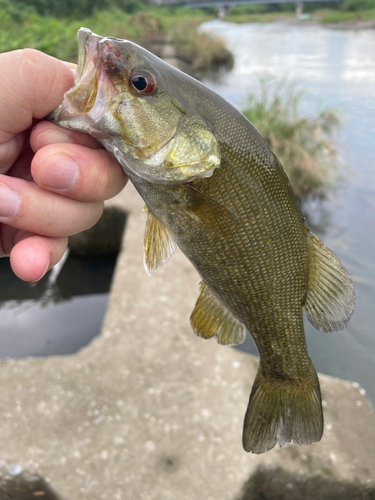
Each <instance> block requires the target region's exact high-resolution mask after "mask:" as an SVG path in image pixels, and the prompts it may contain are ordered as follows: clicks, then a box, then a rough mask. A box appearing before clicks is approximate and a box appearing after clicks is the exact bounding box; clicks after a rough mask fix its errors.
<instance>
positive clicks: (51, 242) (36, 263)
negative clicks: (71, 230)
mask: <svg viewBox="0 0 375 500" xmlns="http://www.w3.org/2000/svg"><path fill="white" fill-rule="evenodd" d="M67 244H68V238H48V237H45V236H39V235H36V234H32V233H29V232H25V231H18V234H17V235H16V241H15V245H14V247H13V248H12V250H11V251H10V265H11V267H12V270H13V272H14V274H16V276H18V277H19V278H20V279H21V280H24V281H38V280H40V279H41V278H43V276H44V275H45V274H46V272H47V271H49V269H51V267H53V266H54V265H55V264H57V262H59V260H60V259H61V258H62V256H63V255H64V252H65V250H66V247H67Z"/></svg>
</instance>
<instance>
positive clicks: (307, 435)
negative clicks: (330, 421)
mask: <svg viewBox="0 0 375 500" xmlns="http://www.w3.org/2000/svg"><path fill="white" fill-rule="evenodd" d="M322 434H323V411H322V404H321V395H320V386H319V380H318V376H317V375H316V374H315V378H314V377H312V378H311V379H310V380H309V381H304V382H292V381H290V380H277V381H274V380H272V379H267V378H265V377H264V376H263V375H262V373H261V368H259V371H258V374H257V376H256V378H255V382H254V385H253V388H252V391H251V394H250V401H249V405H248V407H247V411H246V415H245V422H244V429H243V437H242V442H243V447H244V450H245V451H249V452H252V453H264V452H266V451H268V450H270V449H271V448H273V447H274V446H275V445H276V443H277V442H279V444H280V447H281V446H283V445H284V444H285V443H288V442H294V443H297V444H311V443H314V442H315V441H320V439H321V437H322Z"/></svg>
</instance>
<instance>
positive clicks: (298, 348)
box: [50, 28, 355, 453]
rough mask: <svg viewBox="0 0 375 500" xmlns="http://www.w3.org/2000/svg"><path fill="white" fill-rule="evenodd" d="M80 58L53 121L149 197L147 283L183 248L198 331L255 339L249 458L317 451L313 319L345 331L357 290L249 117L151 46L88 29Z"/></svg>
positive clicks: (82, 33) (226, 340) (233, 339)
mask: <svg viewBox="0 0 375 500" xmlns="http://www.w3.org/2000/svg"><path fill="white" fill-rule="evenodd" d="M78 56H79V60H78V68H77V74H76V78H75V82H74V85H73V87H72V89H70V90H69V91H68V92H67V93H66V94H65V97H64V101H63V103H62V104H61V105H60V107H59V108H58V109H57V110H56V111H54V113H53V114H52V115H51V117H50V118H51V119H53V120H54V121H55V122H56V123H58V124H59V125H61V126H63V127H67V128H70V129H73V130H78V131H82V132H87V133H89V134H91V135H92V136H94V137H95V138H96V139H97V140H98V141H99V142H101V144H103V145H104V147H105V148H107V149H108V150H109V151H110V152H111V153H112V154H113V155H114V156H115V157H116V158H117V160H118V161H119V163H120V164H121V165H122V167H123V169H124V171H125V173H126V174H127V176H128V177H129V178H130V180H131V181H132V183H133V184H134V186H135V187H136V189H137V190H138V192H139V193H140V195H141V196H142V198H143V199H144V201H145V203H146V206H147V209H148V215H147V222H146V230H145V240H144V262H145V268H146V271H147V272H148V274H152V273H153V272H155V271H156V270H157V269H158V268H159V267H161V266H162V265H163V264H164V263H165V262H166V261H167V260H168V259H169V258H170V256H171V255H172V254H173V252H174V250H175V249H176V246H178V247H179V248H180V249H181V250H182V251H183V252H184V254H185V255H186V256H187V257H188V259H189V260H190V261H191V262H192V263H193V264H194V266H195V268H196V269H197V271H198V272H199V274H200V276H201V277H202V283H201V285H200V295H199V297H198V300H197V302H196V305H195V308H194V310H193V312H192V315H191V324H192V327H193V330H194V332H195V333H196V334H197V335H198V336H200V337H203V338H206V339H208V338H211V337H213V336H214V335H216V334H217V336H218V342H219V343H221V344H227V345H233V344H238V343H241V342H242V341H243V340H244V338H245V335H246V331H249V333H250V334H251V335H252V337H253V339H254V341H255V344H256V346H257V349H258V352H259V356H260V363H259V370H258V374H257V376H256V379H255V381H254V385H253V388H252V391H251V395H250V400H249V405H248V409H247V412H246V415H245V422H244V429H243V447H244V449H245V450H246V451H249V452H253V453H263V452H265V451H268V450H270V449H271V448H273V447H274V446H275V444H276V443H279V445H280V446H282V445H283V444H284V443H286V442H294V443H298V444H310V443H313V442H316V441H319V440H320V439H321V437H322V433H323V413H322V406H321V395H320V387H319V380H318V377H317V374H316V371H315V369H314V366H313V364H312V362H311V360H310V358H309V356H308V354H307V349H306V342H305V336H304V330H303V320H302V308H305V311H306V313H307V317H308V319H309V320H310V322H311V323H312V324H313V325H314V326H315V327H316V328H317V329H319V330H322V331H325V332H331V331H336V330H341V329H343V328H344V327H345V326H346V324H347V322H348V321H349V319H350V316H351V315H352V312H353V308H354V302H355V297H354V289H353V284H352V281H351V279H350V277H349V275H348V273H347V272H346V270H345V268H344V267H343V266H342V264H341V263H340V261H339V260H338V259H337V257H336V256H335V255H334V254H333V253H332V252H331V251H330V250H329V249H328V248H326V247H325V246H324V245H323V243H321V242H320V240H319V239H318V238H316V237H315V236H314V235H313V234H312V233H311V232H310V231H309V229H308V227H307V226H306V224H305V221H304V218H303V215H302V213H301V211H300V209H299V206H298V203H297V200H296V198H295V196H294V194H293V191H292V189H291V187H290V183H289V181H288V178H287V176H286V174H285V172H284V170H283V167H282V166H281V164H280V163H279V161H278V159H277V158H276V156H275V155H274V154H273V152H272V151H271V149H270V148H269V146H268V144H267V143H266V142H265V141H264V139H263V138H262V136H261V135H260V134H259V133H258V132H257V130H256V129H255V128H254V127H253V126H252V125H251V123H250V122H249V121H248V120H247V119H246V118H245V117H244V116H243V115H242V114H241V113H240V112H239V111H238V110H236V109H235V108H234V107H232V106H231V105H230V104H228V103H227V102H226V101H225V100H224V99H222V98H221V97H220V96H218V95H217V94H215V93H214V92H212V91H211V90H209V89H207V88H206V87H205V86H204V85H202V84H201V83H199V82H197V81H196V80H194V79H193V78H191V77H189V76H187V75H185V74H183V73H181V72H180V71H179V70H177V69H175V68H173V67H171V66H170V65H168V64H167V63H165V62H164V61H162V60H160V59H159V58H157V57H156V56H154V55H153V54H151V53H149V52H148V51H146V50H145V49H143V48H142V47H139V46H137V45H136V44H134V43H132V42H128V41H124V40H119V39H116V38H110V37H100V36H98V35H95V34H93V33H92V32H91V31H89V30H87V29H85V28H82V29H80V30H79V32H78Z"/></svg>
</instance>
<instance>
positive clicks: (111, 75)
mask: <svg viewBox="0 0 375 500" xmlns="http://www.w3.org/2000/svg"><path fill="white" fill-rule="evenodd" d="M77 41H78V64H77V70H76V75H75V79H74V84H73V87H72V88H71V89H70V90H68V92H66V94H65V96H64V101H63V102H62V104H61V105H60V106H59V107H58V108H57V109H56V110H55V111H54V112H53V113H51V114H50V115H49V116H48V119H50V120H52V121H54V122H56V123H58V124H59V125H61V126H62V127H67V128H70V129H74V130H79V131H82V132H87V133H89V134H91V135H93V136H94V137H97V138H104V136H105V135H106V134H104V133H103V132H99V131H98V130H97V127H96V126H95V125H96V124H97V123H98V121H99V120H100V119H101V118H102V117H103V115H104V114H105V113H106V111H107V110H108V107H109V105H110V103H111V100H112V98H113V97H114V95H116V93H117V92H118V90H117V88H116V74H119V73H120V72H121V73H122V74H124V73H126V72H127V69H126V68H125V66H124V61H125V62H126V61H127V58H126V57H125V58H124V54H123V52H124V50H121V42H122V43H123V42H124V41H123V40H119V39H117V38H110V37H101V36H99V35H96V34H95V33H92V31H91V30H89V29H87V28H80V30H79V31H78V34H77Z"/></svg>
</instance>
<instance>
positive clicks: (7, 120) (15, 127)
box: [0, 49, 74, 144]
mask: <svg viewBox="0 0 375 500" xmlns="http://www.w3.org/2000/svg"><path fill="white" fill-rule="evenodd" d="M73 80H74V74H73V72H72V70H71V69H69V68H68V66H67V65H66V64H65V63H63V62H62V61H59V60H58V59H55V58H54V57H51V56H48V55H46V54H43V52H39V51H37V50H33V49H23V50H16V51H14V52H6V53H4V54H0V144H3V143H4V142H7V141H8V140H10V139H12V137H14V135H15V134H18V133H20V132H22V131H23V130H26V129H27V128H29V127H30V126H31V124H32V120H33V118H43V117H45V116H46V115H47V114H48V113H50V112H51V111H53V110H54V109H55V108H57V106H58V105H59V104H60V103H61V102H62V100H63V95H64V93H65V92H66V91H67V90H69V88H70V87H71V86H72V84H73Z"/></svg>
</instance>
